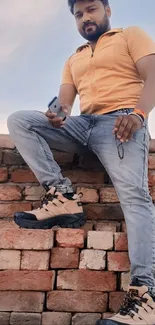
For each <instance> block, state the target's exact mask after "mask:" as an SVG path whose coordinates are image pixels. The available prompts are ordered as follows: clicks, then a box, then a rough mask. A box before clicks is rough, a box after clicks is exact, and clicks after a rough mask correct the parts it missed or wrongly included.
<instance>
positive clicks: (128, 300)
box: [119, 290, 146, 317]
mask: <svg viewBox="0 0 155 325" xmlns="http://www.w3.org/2000/svg"><path fill="white" fill-rule="evenodd" d="M144 300H145V299H143V298H142V297H139V296H138V294H136V293H135V291H132V290H131V291H129V292H128V293H127V294H126V296H125V298H124V301H123V303H122V305H121V308H120V310H119V313H120V314H121V315H123V316H125V315H127V314H129V315H130V316H131V317H133V316H134V314H133V313H132V311H134V312H136V313H138V308H136V305H138V306H142V302H146V300H145V301H144Z"/></svg>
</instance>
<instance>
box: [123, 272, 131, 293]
mask: <svg viewBox="0 0 155 325" xmlns="http://www.w3.org/2000/svg"><path fill="white" fill-rule="evenodd" d="M129 284H130V272H123V273H121V290H123V291H127V289H128V286H129Z"/></svg>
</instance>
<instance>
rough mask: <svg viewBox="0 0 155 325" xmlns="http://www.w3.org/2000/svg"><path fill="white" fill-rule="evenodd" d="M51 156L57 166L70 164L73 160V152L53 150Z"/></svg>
mask: <svg viewBox="0 0 155 325" xmlns="http://www.w3.org/2000/svg"><path fill="white" fill-rule="evenodd" d="M52 152H53V156H54V159H55V160H56V162H57V163H58V165H59V166H65V165H67V166H68V165H71V164H72V163H73V160H74V153H72V152H63V151H56V150H53V151H52Z"/></svg>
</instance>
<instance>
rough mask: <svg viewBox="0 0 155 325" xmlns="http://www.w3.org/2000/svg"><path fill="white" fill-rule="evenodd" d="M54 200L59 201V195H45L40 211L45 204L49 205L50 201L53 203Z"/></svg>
mask: <svg viewBox="0 0 155 325" xmlns="http://www.w3.org/2000/svg"><path fill="white" fill-rule="evenodd" d="M53 199H57V195H55V194H51V193H47V194H45V195H44V197H43V198H42V199H41V203H40V207H39V208H38V209H42V208H43V206H44V204H45V205H47V204H48V202H49V201H53Z"/></svg>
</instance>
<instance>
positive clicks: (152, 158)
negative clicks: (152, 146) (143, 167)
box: [148, 155, 155, 169]
mask: <svg viewBox="0 0 155 325" xmlns="http://www.w3.org/2000/svg"><path fill="white" fill-rule="evenodd" d="M148 168H149V169H155V155H149V163H148Z"/></svg>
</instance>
